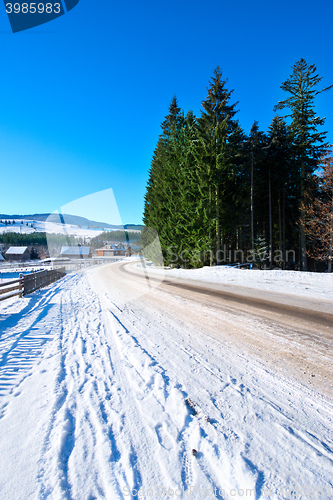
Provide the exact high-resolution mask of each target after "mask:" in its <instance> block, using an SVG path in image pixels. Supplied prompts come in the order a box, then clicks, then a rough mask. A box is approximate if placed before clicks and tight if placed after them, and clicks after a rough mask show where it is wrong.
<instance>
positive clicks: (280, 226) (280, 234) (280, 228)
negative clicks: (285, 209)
mask: <svg viewBox="0 0 333 500" xmlns="http://www.w3.org/2000/svg"><path fill="white" fill-rule="evenodd" d="M279 250H280V255H281V251H282V225H281V193H279ZM281 267H282V262H281Z"/></svg>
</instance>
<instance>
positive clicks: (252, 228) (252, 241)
mask: <svg viewBox="0 0 333 500" xmlns="http://www.w3.org/2000/svg"><path fill="white" fill-rule="evenodd" d="M251 245H252V250H253V249H254V227H253V151H252V162H251Z"/></svg>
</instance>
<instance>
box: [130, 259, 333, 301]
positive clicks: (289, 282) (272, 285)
mask: <svg viewBox="0 0 333 500" xmlns="http://www.w3.org/2000/svg"><path fill="white" fill-rule="evenodd" d="M138 265H140V264H138ZM155 269H156V272H159V270H158V268H155ZM163 272H164V273H165V277H166V278H168V277H169V278H184V279H190V280H191V279H192V280H198V281H203V282H207V283H221V284H232V285H238V286H244V287H248V288H256V289H261V290H269V291H274V292H281V293H284V294H292V295H304V296H307V297H314V298H317V299H318V298H319V299H328V300H333V274H328V273H305V272H304V273H303V272H299V271H281V270H272V271H270V270H259V269H251V270H250V269H235V268H232V267H229V266H215V267H203V268H201V269H163Z"/></svg>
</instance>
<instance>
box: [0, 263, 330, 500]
mask: <svg viewBox="0 0 333 500" xmlns="http://www.w3.org/2000/svg"><path fill="white" fill-rule="evenodd" d="M127 266H128V269H127V272H125V271H126V269H124V268H123V264H112V265H110V266H104V267H101V268H97V269H89V270H88V271H87V272H85V273H78V274H75V275H69V276H67V277H66V278H65V279H63V280H61V281H59V282H57V283H55V284H53V285H51V286H50V287H48V288H47V289H45V290H42V291H39V292H37V293H35V294H33V295H31V296H28V297H25V298H24V299H22V300H16V301H13V302H12V303H7V304H4V305H2V306H1V310H0V328H1V337H0V356H1V357H0V466H1V467H0V498H1V499H6V500H27V499H34V500H35V499H36V500H37V499H38V500H40V499H50V500H63V499H68V500H94V499H99V500H100V499H110V500H117V499H125V498H134V499H136V498H146V499H150V498H154V499H155V498H156V499H159V498H161V499H162V498H175V497H178V498H191V499H193V500H196V499H206V498H219V499H223V500H226V499H228V498H251V499H264V498H268V499H276V500H280V499H281V500H282V499H294V498H302V499H303V498H309V499H310V498H311V499H314V498H326V499H332V498H333V482H332V477H333V411H332V410H333V406H332V400H331V399H329V396H330V389H331V388H332V377H331V372H330V369H331V367H332V354H331V351H330V349H331V347H332V342H331V339H332V337H331V336H330V335H331V334H330V333H329V332H331V330H330V329H329V328H327V326H326V325H319V326H317V327H316V325H315V323H314V322H313V321H312V322H311V318H310V319H307V320H304V321H302V320H301V319H300V318H296V319H295V318H292V317H290V316H289V317H288V319H286V316H284V315H283V314H282V313H281V312H280V313H279V312H278V311H275V312H274V311H273V312H271V313H270V315H269V318H267V310H265V309H260V307H259V308H258V307H257V309H256V311H254V310H253V307H252V308H251V307H250V306H249V307H247V306H245V305H244V304H241V303H238V304H237V303H236V302H232V301H231V302H230V300H229V301H228V302H227V303H224V304H221V300H220V299H219V298H218V297H216V296H212V297H210V296H208V295H207V300H205V301H203V299H202V296H201V297H200V296H199V295H198V294H197V293H194V292H193V291H191V290H184V289H181V288H179V287H178V288H176V287H172V286H170V285H167V284H162V285H160V286H158V285H159V282H156V281H155V282H153V281H152V282H147V280H145V279H144V278H142V277H141V276H135V275H133V274H132V273H129V272H128V271H130V270H131V266H132V271H133V264H128V265H127ZM266 295H267V294H266ZM290 300H291V299H290V297H289V298H288V301H289V302H290ZM295 300H296V299H295ZM293 358H295V359H293ZM304 372H305V373H304ZM313 375H314V376H313ZM325 388H326V389H327V391H326V392H325V391H324V389H325ZM193 450H195V451H193ZM292 492H293V493H292Z"/></svg>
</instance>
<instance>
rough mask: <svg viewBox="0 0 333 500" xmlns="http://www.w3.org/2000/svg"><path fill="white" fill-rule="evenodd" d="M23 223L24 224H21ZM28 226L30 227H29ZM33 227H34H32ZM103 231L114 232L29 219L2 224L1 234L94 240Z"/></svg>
mask: <svg viewBox="0 0 333 500" xmlns="http://www.w3.org/2000/svg"><path fill="white" fill-rule="evenodd" d="M21 222H22V223H21ZM27 224H28V226H27ZM31 225H32V226H33V227H31ZM103 231H112V229H107V228H104V229H102V228H91V227H90V228H88V227H85V226H82V227H79V226H76V225H72V224H60V223H57V222H48V221H36V220H27V219H23V220H21V219H17V220H16V219H15V224H8V225H5V224H3V223H2V224H1V223H0V234H1V233H22V234H31V233H35V232H38V233H39V232H46V233H48V234H66V235H68V236H77V237H78V238H79V237H81V238H94V237H95V236H98V235H99V234H101V233H102V232H103Z"/></svg>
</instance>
